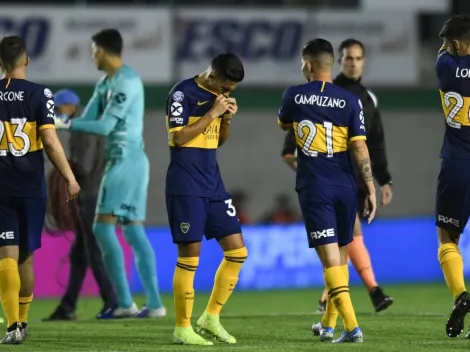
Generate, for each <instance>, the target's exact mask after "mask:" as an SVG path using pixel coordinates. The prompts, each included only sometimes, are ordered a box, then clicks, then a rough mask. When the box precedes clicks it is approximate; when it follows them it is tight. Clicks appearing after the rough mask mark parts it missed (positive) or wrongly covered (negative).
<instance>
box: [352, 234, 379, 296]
mask: <svg viewBox="0 0 470 352" xmlns="http://www.w3.org/2000/svg"><path fill="white" fill-rule="evenodd" d="M348 256H349V259H351V262H352V263H353V265H354V268H355V269H356V271H357V273H358V274H359V276H360V277H361V279H362V282H363V283H364V285H365V286H366V287H367V290H368V291H369V292H370V291H371V290H372V289H373V288H374V287H377V286H378V284H377V281H375V276H374V271H373V270H372V263H371V261H370V256H369V251H368V250H367V248H366V246H365V244H364V238H363V236H355V237H354V240H353V241H352V242H351V243H350V244H349V245H348Z"/></svg>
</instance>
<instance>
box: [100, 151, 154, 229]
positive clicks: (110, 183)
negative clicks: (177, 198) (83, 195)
mask: <svg viewBox="0 0 470 352" xmlns="http://www.w3.org/2000/svg"><path fill="white" fill-rule="evenodd" d="M149 176H150V166H149V161H148V158H147V155H145V153H144V152H138V153H134V154H132V155H130V156H129V157H127V158H124V159H121V160H118V161H114V162H113V161H108V163H107V165H106V169H105V172H104V175H103V180H102V181H101V186H100V192H99V195H98V204H97V207H96V213H97V214H112V215H115V216H117V217H118V218H119V219H120V221H143V220H145V217H146V213H147V190H148V184H149Z"/></svg>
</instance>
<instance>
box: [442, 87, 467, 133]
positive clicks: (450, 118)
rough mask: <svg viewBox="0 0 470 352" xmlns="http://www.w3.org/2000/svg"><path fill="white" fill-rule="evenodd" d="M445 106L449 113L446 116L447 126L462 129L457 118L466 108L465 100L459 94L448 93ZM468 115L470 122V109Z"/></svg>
mask: <svg viewBox="0 0 470 352" xmlns="http://www.w3.org/2000/svg"><path fill="white" fill-rule="evenodd" d="M451 99H452V100H451ZM444 104H445V106H446V108H447V109H448V110H447V112H446V114H447V116H446V122H447V124H448V125H449V126H450V127H452V128H461V127H462V124H461V123H459V122H457V121H455V118H456V117H457V116H458V114H459V113H460V111H461V110H462V109H463V107H464V106H465V100H464V98H463V97H462V96H461V95H460V94H459V93H456V92H447V93H445V94H444ZM452 104H453V105H454V106H453V107H452V109H450V107H451V106H452ZM467 115H468V116H467V118H468V119H469V121H470V109H468V111H467Z"/></svg>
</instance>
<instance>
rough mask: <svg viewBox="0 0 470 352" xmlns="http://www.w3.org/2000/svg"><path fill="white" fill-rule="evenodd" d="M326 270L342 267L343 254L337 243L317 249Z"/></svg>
mask: <svg viewBox="0 0 470 352" xmlns="http://www.w3.org/2000/svg"><path fill="white" fill-rule="evenodd" d="M315 250H316V251H317V254H318V257H319V258H320V261H321V263H322V265H323V268H324V269H327V268H331V267H333V266H340V265H342V262H341V252H340V249H339V247H338V244H337V243H330V244H326V245H323V246H318V247H316V248H315Z"/></svg>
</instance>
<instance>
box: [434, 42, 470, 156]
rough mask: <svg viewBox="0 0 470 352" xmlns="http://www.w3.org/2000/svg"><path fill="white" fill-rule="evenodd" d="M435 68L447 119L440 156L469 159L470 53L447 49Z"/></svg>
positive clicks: (441, 54) (440, 56)
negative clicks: (448, 50)
mask: <svg viewBox="0 0 470 352" xmlns="http://www.w3.org/2000/svg"><path fill="white" fill-rule="evenodd" d="M436 71H437V77H438V79H439V91H440V94H441V102H442V109H443V111H444V117H445V119H446V131H445V135H444V142H443V144H442V149H441V158H459V159H470V56H460V57H454V56H453V55H451V54H450V53H448V52H447V51H444V52H442V53H440V54H439V56H438V58H437V62H436Z"/></svg>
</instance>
